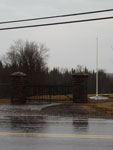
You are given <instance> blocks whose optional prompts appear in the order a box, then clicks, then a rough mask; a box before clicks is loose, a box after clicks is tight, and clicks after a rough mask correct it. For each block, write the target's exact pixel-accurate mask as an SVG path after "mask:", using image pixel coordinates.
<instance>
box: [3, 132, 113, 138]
mask: <svg viewBox="0 0 113 150" xmlns="http://www.w3.org/2000/svg"><path fill="white" fill-rule="evenodd" d="M0 136H22V137H25V136H26V137H49V138H82V139H113V135H81V134H49V133H15V132H14V133H13V132H0Z"/></svg>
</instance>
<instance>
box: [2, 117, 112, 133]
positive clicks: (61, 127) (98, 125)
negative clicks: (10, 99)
mask: <svg viewBox="0 0 113 150" xmlns="http://www.w3.org/2000/svg"><path fill="white" fill-rule="evenodd" d="M111 131H113V120H104V119H91V118H89V119H88V118H71V117H55V116H51V117H50V116H7V117H6V116H5V117H1V118H0V132H21V133H23V132H24V133H58V134H95V133H97V134H100V135H101V134H110V135H113V133H111Z"/></svg>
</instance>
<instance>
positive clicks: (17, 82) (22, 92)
mask: <svg viewBox="0 0 113 150" xmlns="http://www.w3.org/2000/svg"><path fill="white" fill-rule="evenodd" d="M26 77H27V75H26V74H25V73H23V72H14V73H12V74H11V86H12V88H11V103H12V104H25V103H26V89H25V85H26Z"/></svg>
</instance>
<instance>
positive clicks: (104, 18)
mask: <svg viewBox="0 0 113 150" xmlns="http://www.w3.org/2000/svg"><path fill="white" fill-rule="evenodd" d="M108 19H113V16H111V17H103V18H92V19H84V20H74V21H65V22H55V23H47V24H36V25H27V26H15V27H8V28H0V30H13V29H22V28H34V27H44V26H53V25H61V24H72V23H80V22H81V23H82V22H91V21H99V20H108Z"/></svg>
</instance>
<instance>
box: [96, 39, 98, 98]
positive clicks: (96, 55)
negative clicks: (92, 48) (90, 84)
mask: <svg viewBox="0 0 113 150" xmlns="http://www.w3.org/2000/svg"><path fill="white" fill-rule="evenodd" d="M96 49H97V50H96V98H98V38H97V48H96Z"/></svg>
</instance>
